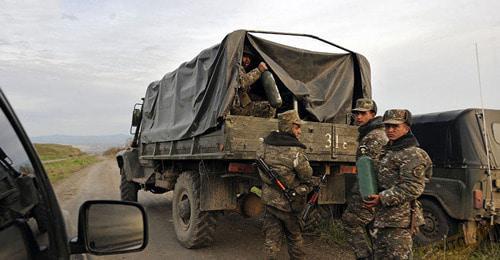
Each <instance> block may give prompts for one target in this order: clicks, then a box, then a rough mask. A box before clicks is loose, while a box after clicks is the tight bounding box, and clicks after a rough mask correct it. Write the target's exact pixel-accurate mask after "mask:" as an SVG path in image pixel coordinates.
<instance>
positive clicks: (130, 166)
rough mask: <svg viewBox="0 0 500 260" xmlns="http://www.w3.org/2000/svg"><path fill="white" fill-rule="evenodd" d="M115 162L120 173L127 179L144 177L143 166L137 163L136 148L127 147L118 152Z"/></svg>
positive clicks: (137, 154) (137, 153)
mask: <svg viewBox="0 0 500 260" xmlns="http://www.w3.org/2000/svg"><path fill="white" fill-rule="evenodd" d="M116 162H117V164H118V167H119V168H120V173H121V174H125V176H126V178H127V181H132V179H134V178H141V177H144V167H142V166H141V164H140V163H139V150H138V149H137V148H127V149H126V150H122V151H120V152H118V153H117V154H116Z"/></svg>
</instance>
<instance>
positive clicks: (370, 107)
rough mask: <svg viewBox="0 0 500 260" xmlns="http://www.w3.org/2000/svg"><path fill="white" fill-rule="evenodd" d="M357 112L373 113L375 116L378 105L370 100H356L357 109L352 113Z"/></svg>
mask: <svg viewBox="0 0 500 260" xmlns="http://www.w3.org/2000/svg"><path fill="white" fill-rule="evenodd" d="M357 111H362V112H365V111H373V112H374V113H375V114H376V113H377V104H376V103H375V101H373V100H372V99H369V98H360V99H358V100H356V107H355V108H354V109H353V110H352V112H357Z"/></svg>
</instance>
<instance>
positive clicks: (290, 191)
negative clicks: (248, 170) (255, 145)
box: [256, 156, 297, 202]
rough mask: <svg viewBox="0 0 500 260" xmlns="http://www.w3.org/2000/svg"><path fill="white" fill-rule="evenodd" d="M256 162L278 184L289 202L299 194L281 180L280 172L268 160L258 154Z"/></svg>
mask: <svg viewBox="0 0 500 260" xmlns="http://www.w3.org/2000/svg"><path fill="white" fill-rule="evenodd" d="M256 162H257V167H259V169H260V170H261V171H263V172H264V173H266V174H267V176H268V177H269V179H271V182H272V183H274V184H276V186H278V188H279V189H280V190H281V191H282V192H283V194H284V195H285V197H286V199H287V200H288V202H291V201H292V200H293V197H295V196H296V195H297V193H296V192H295V190H293V189H289V188H288V187H286V186H285V184H283V182H281V181H280V180H279V178H278V174H277V173H276V172H275V171H274V170H273V169H272V168H271V167H269V165H267V163H266V162H264V160H263V159H262V157H260V156H258V157H257V159H256Z"/></svg>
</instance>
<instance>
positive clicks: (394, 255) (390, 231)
mask: <svg viewBox="0 0 500 260" xmlns="http://www.w3.org/2000/svg"><path fill="white" fill-rule="evenodd" d="M383 122H384V125H385V133H386V135H387V137H388V138H389V142H388V143H387V145H386V146H384V149H383V151H382V153H381V155H380V157H379V161H378V163H377V164H376V169H377V170H378V174H377V182H378V183H377V184H378V189H379V191H380V192H379V193H378V194H376V195H370V196H369V199H370V200H369V201H366V202H365V205H366V206H367V207H368V208H375V217H374V221H373V228H374V229H373V232H372V234H373V237H374V255H375V258H376V259H410V258H411V252H412V236H413V235H414V234H415V233H416V232H417V230H418V226H420V225H423V224H424V221H423V220H424V219H423V214H422V213H423V212H422V208H421V205H420V204H419V202H418V200H417V198H418V197H419V196H420V195H421V194H422V192H423V191H424V187H425V179H426V177H428V178H430V176H431V175H432V172H431V171H432V168H431V166H432V162H431V159H430V158H429V156H428V155H427V153H426V152H425V151H424V150H422V149H420V148H419V147H418V141H417V139H416V138H415V136H413V134H412V132H411V129H410V125H411V113H410V111H408V110H406V109H391V110H387V111H386V112H385V114H384V117H383Z"/></svg>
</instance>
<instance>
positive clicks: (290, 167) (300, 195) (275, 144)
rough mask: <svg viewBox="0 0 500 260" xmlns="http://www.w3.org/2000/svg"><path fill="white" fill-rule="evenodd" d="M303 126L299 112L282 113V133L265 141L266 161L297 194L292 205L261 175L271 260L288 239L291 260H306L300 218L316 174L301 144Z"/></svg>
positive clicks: (278, 132)
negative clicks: (301, 126) (313, 175)
mask: <svg viewBox="0 0 500 260" xmlns="http://www.w3.org/2000/svg"><path fill="white" fill-rule="evenodd" d="M301 124H302V121H301V120H300V118H299V115H298V114H297V112H296V111H295V110H289V111H287V112H284V113H281V114H279V115H278V129H279V131H274V132H271V134H269V135H268V136H267V137H266V138H265V139H264V143H263V148H262V149H263V150H262V151H261V152H263V155H262V158H263V159H264V161H265V162H266V163H267V164H268V165H269V167H271V168H272V169H274V171H276V173H277V174H278V175H279V177H280V178H281V179H280V180H281V181H282V182H284V184H285V185H286V186H287V187H288V188H291V189H294V190H295V191H296V193H297V196H296V198H295V199H294V200H293V201H292V202H290V201H288V199H287V198H286V197H285V195H284V194H283V192H282V191H281V190H280V189H279V188H278V187H277V186H276V184H275V183H273V182H271V180H270V179H269V177H268V176H267V175H266V174H265V173H262V172H260V171H259V172H260V176H261V178H262V181H263V185H262V201H263V202H264V204H265V205H266V206H265V207H266V208H265V214H264V223H263V230H264V234H265V243H264V250H265V254H266V257H267V259H276V257H277V256H278V253H279V251H280V249H281V244H282V241H283V236H286V240H287V244H288V254H289V256H290V259H304V258H305V253H304V251H303V243H304V242H303V238H302V232H301V227H300V223H299V214H300V213H301V212H302V210H303V209H304V206H305V204H306V196H307V194H308V192H309V191H310V190H311V181H312V180H311V179H312V174H313V170H312V168H311V166H310V165H309V162H308V160H307V158H306V156H305V154H304V152H305V149H306V146H305V145H304V144H302V143H301V142H300V141H299V140H298V139H299V137H300V135H301V129H300V125H301Z"/></svg>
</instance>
